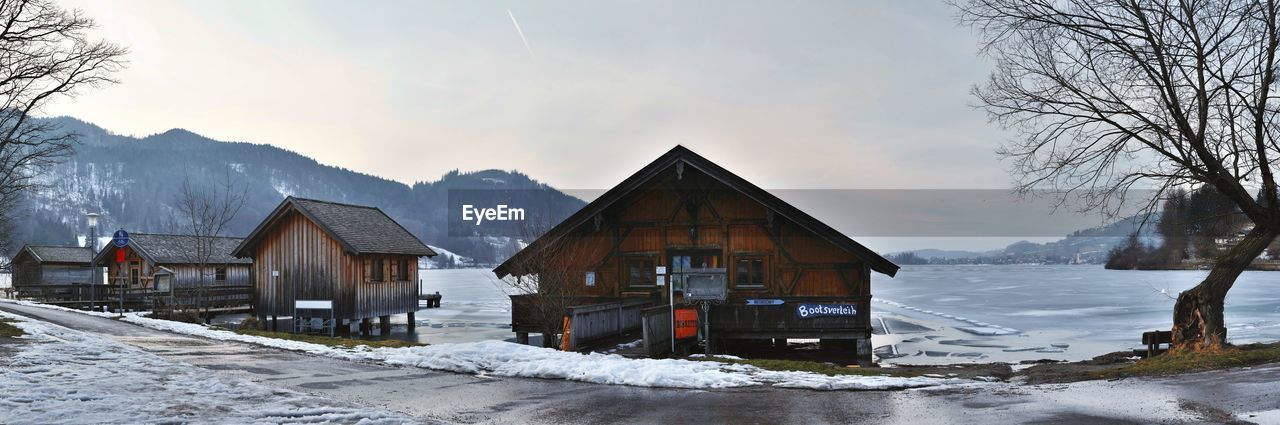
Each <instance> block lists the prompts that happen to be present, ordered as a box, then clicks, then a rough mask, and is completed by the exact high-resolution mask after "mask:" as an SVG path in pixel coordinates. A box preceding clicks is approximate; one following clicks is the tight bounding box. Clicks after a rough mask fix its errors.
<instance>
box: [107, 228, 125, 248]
mask: <svg viewBox="0 0 1280 425" xmlns="http://www.w3.org/2000/svg"><path fill="white" fill-rule="evenodd" d="M111 243H113V244H115V245H116V248H124V247H126V246H129V232H126V231H124V229H120V230H117V231H116V234H115V235H112V236H111Z"/></svg>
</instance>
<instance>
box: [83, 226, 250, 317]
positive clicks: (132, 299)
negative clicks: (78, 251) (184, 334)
mask: <svg viewBox="0 0 1280 425" xmlns="http://www.w3.org/2000/svg"><path fill="white" fill-rule="evenodd" d="M241 241H242V239H240V238H233V237H196V236H190V235H173V234H155V233H133V234H131V235H130V236H129V244H128V245H126V246H125V247H123V248H121V247H117V246H116V245H115V244H110V243H108V244H107V246H106V247H104V248H102V250H101V251H98V254H97V255H96V256H95V257H94V258H93V264H94V265H95V266H97V267H106V269H107V282H106V283H107V285H106V287H105V288H104V290H105V291H107V292H108V294H107V295H106V296H105V297H102V298H99V300H102V299H109V300H114V301H119V298H118V297H120V296H123V297H125V299H126V304H130V306H126V308H161V309H178V310H182V309H195V308H201V309H207V310H208V311H211V312H213V311H235V310H248V309H249V307H250V304H251V299H250V297H251V296H252V293H253V277H252V276H251V275H250V274H249V267H250V264H251V263H252V261H251V260H248V259H243V258H236V257H234V256H232V255H231V252H232V250H234V249H235V247H236V246H238V245H240V242H241ZM201 247H203V248H201ZM122 290H123V292H121V291H122ZM107 305H108V306H111V304H109V303H108V304H107Z"/></svg>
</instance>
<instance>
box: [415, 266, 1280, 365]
mask: <svg viewBox="0 0 1280 425" xmlns="http://www.w3.org/2000/svg"><path fill="white" fill-rule="evenodd" d="M1207 273H1208V272H1207V271H1113V270H1105V269H1103V268H1102V267H1101V266H1092V265H1087V266H1034V265H1026V266H905V267H903V268H902V270H901V271H900V272H899V273H898V277H896V278H888V277H884V276H880V275H873V278H872V293H873V294H874V296H875V299H876V300H877V302H875V303H873V304H872V309H873V310H872V313H873V318H874V321H875V322H876V325H877V327H887V328H888V331H889V334H887V335H877V336H876V337H875V345H876V346H877V350H878V354H882V355H884V356H885V357H890V356H896V357H893V358H886V359H883V360H884V361H887V362H891V363H912V364H922V363H955V362H962V361H981V362H987V361H1020V360H1028V359H1043V358H1049V359H1062V360H1080V359H1086V358H1090V357H1093V356H1096V355H1099V354H1104V353H1108V352H1112V351H1117V350H1121V349H1126V348H1132V347H1137V346H1139V345H1140V344H1139V339H1140V337H1141V335H1142V332H1144V331H1149V330H1155V329H1168V328H1169V327H1170V323H1171V317H1172V309H1173V299H1172V298H1171V297H1173V296H1176V294H1177V293H1178V292H1179V291H1182V290H1184V289H1187V288H1190V287H1192V286H1194V285H1195V284H1197V283H1199V281H1200V279H1202V278H1203V277H1204V276H1205V274H1207ZM419 276H420V277H421V278H422V279H423V283H422V292H423V293H432V292H436V291H439V292H440V293H441V295H443V296H444V299H443V302H442V307H443V308H438V309H424V310H420V311H419V312H418V313H417V321H418V329H417V332H416V336H408V335H404V336H402V337H409V338H413V339H417V340H419V341H422V342H426V343H442V342H461V341H475V340H480V339H503V340H511V339H513V338H514V334H512V332H511V330H510V328H509V326H510V322H511V312H510V308H511V305H510V301H509V300H508V298H507V297H506V295H505V294H504V293H503V292H502V289H501V283H500V282H498V281H496V280H495V279H494V277H493V273H492V272H490V271H489V270H488V269H454V270H421V271H420V275H419ZM1166 293H1167V294H1169V295H1165V294H1166ZM1226 320H1227V323H1228V325H1229V339H1230V340H1231V341H1232V342H1234V343H1247V342H1257V341H1274V340H1280V272H1245V273H1244V274H1243V275H1242V276H1241V277H1240V279H1239V280H1238V281H1237V282H1236V285H1235V287H1234V288H1233V289H1232V290H1231V293H1230V295H1229V296H1228V297H1227V310H1226ZM403 321H404V318H403V317H401V318H396V319H395V320H394V323H403ZM882 323H884V324H886V326H880V325H881V324H882ZM980 325H985V326H980ZM1001 329H1006V330H1012V331H1015V332H1008V331H1002V330H1001ZM992 331H994V332H992ZM395 332H404V329H403V328H401V327H397V328H396V330H395ZM990 333H997V334H999V333H1004V334H1003V335H986V334H990ZM1055 345H1057V346H1055ZM1063 345H1066V347H1062V346H1063Z"/></svg>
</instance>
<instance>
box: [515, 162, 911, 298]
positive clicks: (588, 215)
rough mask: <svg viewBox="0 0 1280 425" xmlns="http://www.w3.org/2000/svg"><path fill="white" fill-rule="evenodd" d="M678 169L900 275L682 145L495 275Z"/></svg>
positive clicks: (875, 256)
mask: <svg viewBox="0 0 1280 425" xmlns="http://www.w3.org/2000/svg"><path fill="white" fill-rule="evenodd" d="M681 164H683V165H681ZM678 166H680V167H683V166H688V167H692V168H695V169H697V170H699V171H701V172H703V173H706V174H707V175H709V176H711V177H712V178H715V179H716V180H718V181H719V182H720V183H722V184H724V185H725V186H728V187H729V188H731V189H733V190H736V191H738V192H740V193H742V194H743V195H746V196H747V197H748V198H750V199H752V200H754V201H755V202H758V203H760V204H761V205H764V207H765V208H768V209H769V210H771V211H773V212H774V213H775V214H777V215H778V216H781V217H783V218H786V219H788V220H791V221H792V222H794V223H796V224H797V225H799V226H800V227H802V228H804V229H806V230H808V231H809V232H812V233H813V234H816V235H818V236H820V237H821V238H823V239H825V240H827V241H828V242H830V243H832V244H833V245H835V246H836V247H839V248H840V249H843V250H845V251H847V252H849V253H850V254H853V255H854V256H855V257H857V258H859V259H861V260H863V261H866V262H867V264H868V265H870V266H871V270H875V271H876V272H879V273H883V274H886V275H889V276H890V277H892V276H893V275H894V274H897V273H898V265H897V264H894V263H893V262H892V261H889V260H888V259H886V258H884V257H883V256H881V255H880V254H877V253H876V252H875V251H872V250H870V249H868V248H867V247H865V246H862V244H860V243H858V242H856V241H854V240H853V239H851V238H849V237H848V236H845V234H843V233H840V231H838V230H836V229H834V228H832V227H831V226H829V225H827V224H826V223H823V222H821V221H818V219H816V218H814V217H813V216H811V215H809V214H808V213H806V212H804V211H801V210H800V209H798V208H796V207H794V206H791V204H789V203H787V202H786V201H783V200H782V199H779V198H778V197H777V196H774V195H773V194H772V193H769V191H767V190H764V189H761V188H760V187H759V186H756V185H755V184H753V183H751V182H749V181H747V180H746V179H743V178H742V177H738V176H737V175H736V174H733V173H732V172H729V170H726V169H724V167H721V166H720V165H718V164H716V163H714V162H711V161H710V160H708V159H706V158H704V157H702V155H698V154H696V153H694V152H693V151H691V150H689V148H686V147H684V146H680V145H676V147H674V148H671V150H670V151H667V153H665V154H663V155H662V156H660V157H658V159H656V160H654V161H653V162H651V163H649V165H646V166H645V167H644V168H641V169H640V171H637V172H636V173H635V174H633V175H631V177H627V179H626V180H623V181H622V183H619V184H618V185H617V186H614V188H613V189H609V191H608V192H605V193H604V194H603V195H601V196H600V197H598V198H596V199H595V200H594V201H591V203H589V204H587V206H585V207H583V208H582V209H581V210H578V212H576V213H574V214H573V215H571V216H569V218H567V219H565V220H564V221H562V222H560V224H557V225H556V227H554V228H552V229H551V230H550V231H547V233H546V234H543V235H542V236H541V237H539V238H538V239H536V240H534V241H533V243H532V244H530V245H529V246H528V247H525V248H524V249H522V250H520V252H517V253H516V255H513V256H511V258H508V259H507V261H505V262H503V263H502V264H501V265H499V266H498V267H496V268H494V269H493V272H494V273H495V274H497V275H498V276H499V277H505V276H507V275H509V274H511V273H513V272H514V270H513V267H514V265H515V264H518V261H519V260H518V259H519V258H521V257H522V256H524V255H531V254H529V253H530V252H536V251H538V250H541V249H545V248H547V247H548V246H551V245H552V244H554V242H555V240H557V239H559V238H560V237H561V236H563V235H566V234H568V233H569V232H571V231H572V230H574V229H576V228H578V226H581V225H584V224H587V223H588V222H590V221H591V220H592V219H593V218H594V217H596V216H597V214H600V213H601V212H602V211H604V209H605V208H608V207H609V206H611V205H613V204H614V203H615V202H617V201H619V200H621V199H623V198H624V197H625V196H627V195H628V194H630V193H631V192H632V191H633V190H636V189H637V188H640V187H641V186H642V185H644V184H645V183H648V182H649V181H650V180H652V179H654V178H656V177H657V176H658V175H659V174H660V173H662V172H663V171H666V170H668V169H670V168H672V167H678Z"/></svg>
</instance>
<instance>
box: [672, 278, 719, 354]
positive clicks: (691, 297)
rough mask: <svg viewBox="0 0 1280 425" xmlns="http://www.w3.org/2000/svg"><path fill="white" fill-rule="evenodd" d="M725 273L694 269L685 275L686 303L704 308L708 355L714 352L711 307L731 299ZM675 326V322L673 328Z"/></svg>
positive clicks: (703, 335)
mask: <svg viewBox="0 0 1280 425" xmlns="http://www.w3.org/2000/svg"><path fill="white" fill-rule="evenodd" d="M725 272H726V270H725V269H722V268H715V269H692V270H690V271H688V272H686V273H685V275H684V302H685V303H687V304H699V305H701V306H702V317H703V320H702V326H703V329H704V330H703V332H702V337H703V338H704V339H705V340H706V348H707V354H708V355H710V354H711V353H712V352H713V351H714V349H713V348H712V347H711V306H712V305H713V304H720V303H723V302H724V300H725V299H727V298H729V283H728V278H727V276H726V273H725ZM674 325H675V321H674V320H673V321H672V326H674Z"/></svg>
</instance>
